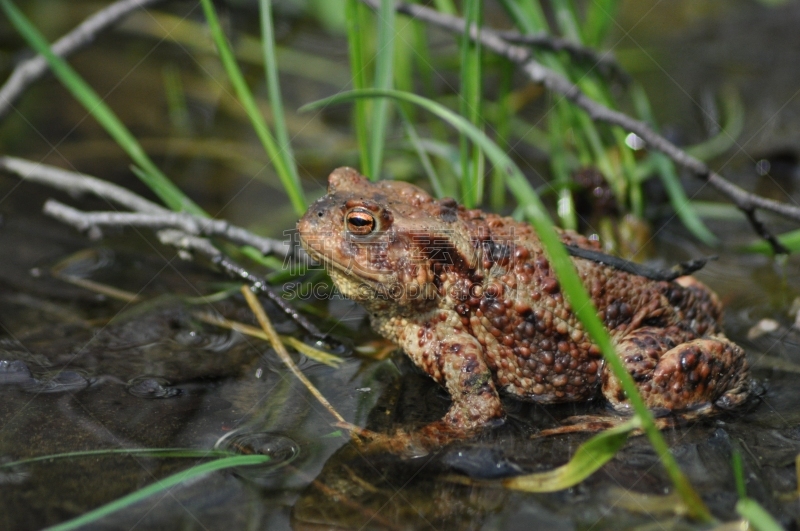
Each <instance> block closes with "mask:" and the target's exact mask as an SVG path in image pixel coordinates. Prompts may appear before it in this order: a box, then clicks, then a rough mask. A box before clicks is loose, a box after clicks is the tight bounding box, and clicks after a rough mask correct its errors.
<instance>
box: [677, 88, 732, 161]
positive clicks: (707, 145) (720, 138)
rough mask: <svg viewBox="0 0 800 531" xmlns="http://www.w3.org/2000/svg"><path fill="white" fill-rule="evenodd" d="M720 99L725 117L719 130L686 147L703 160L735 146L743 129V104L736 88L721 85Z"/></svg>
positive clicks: (690, 152) (689, 152)
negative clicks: (703, 139) (704, 139)
mask: <svg viewBox="0 0 800 531" xmlns="http://www.w3.org/2000/svg"><path fill="white" fill-rule="evenodd" d="M720 100H721V103H722V105H721V106H722V113H723V116H724V117H725V123H724V124H722V128H721V130H720V132H719V133H718V134H716V135H714V136H713V137H711V138H709V139H708V140H706V141H705V142H701V143H699V144H695V145H693V146H689V147H688V148H686V152H687V153H688V154H690V155H692V156H693V157H697V158H698V159H700V160H703V161H708V160H711V159H713V158H714V157H718V156H720V155H722V154H723V153H725V152H726V151H728V150H729V149H730V148H732V147H733V146H735V145H736V139H737V138H739V135H741V134H742V130H743V129H744V105H743V104H742V99H741V97H740V96H739V93H738V92H737V91H736V89H734V88H733V87H730V86H726V87H723V89H722V91H721V93H720Z"/></svg>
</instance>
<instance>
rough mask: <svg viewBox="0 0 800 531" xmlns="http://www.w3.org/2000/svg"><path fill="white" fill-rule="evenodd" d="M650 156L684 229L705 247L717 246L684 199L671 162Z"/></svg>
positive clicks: (682, 190) (683, 193)
mask: <svg viewBox="0 0 800 531" xmlns="http://www.w3.org/2000/svg"><path fill="white" fill-rule="evenodd" d="M650 156H651V157H652V158H653V163H654V165H655V168H656V171H657V172H658V176H659V177H660V178H661V183H662V184H663V185H664V189H665V190H666V192H667V196H668V197H669V202H670V203H671V204H672V209H673V210H674V211H675V214H677V216H678V219H680V220H681V223H683V225H684V227H686V228H687V229H689V232H691V233H692V235H693V236H694V237H695V238H697V239H698V240H700V241H701V242H703V243H705V244H706V245H710V246H715V245H718V244H719V238H717V237H716V236H715V235H714V233H713V232H711V231H710V230H709V229H708V227H706V224H705V223H703V220H702V219H700V216H699V215H698V214H697V212H696V211H695V209H694V207H693V206H692V204H691V203H690V202H689V198H688V197H686V191H685V190H684V189H683V186H682V185H681V181H680V179H679V178H678V173H677V171H676V170H675V165H674V164H673V162H672V161H671V160H670V159H669V158H668V157H667V156H666V155H664V154H663V153H651V154H650Z"/></svg>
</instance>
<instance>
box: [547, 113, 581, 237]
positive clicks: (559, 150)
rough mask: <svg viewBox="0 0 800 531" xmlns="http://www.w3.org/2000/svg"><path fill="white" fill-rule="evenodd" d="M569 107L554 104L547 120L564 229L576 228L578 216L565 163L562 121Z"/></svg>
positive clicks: (552, 170)
mask: <svg viewBox="0 0 800 531" xmlns="http://www.w3.org/2000/svg"><path fill="white" fill-rule="evenodd" d="M567 111H569V109H568V108H567V107H566V106H565V105H555V106H554V107H553V109H552V110H551V111H550V115H549V119H548V120H547V126H548V132H549V138H550V171H551V172H552V173H553V180H554V181H555V183H554V184H555V187H556V189H557V191H558V208H557V210H556V213H557V215H558V219H559V220H560V221H561V226H562V227H564V228H565V229H572V230H577V229H578V216H577V215H576V213H575V201H574V200H573V198H572V190H571V183H572V178H571V176H570V171H569V166H568V165H567V153H566V145H567V138H566V136H565V133H566V132H567V131H568V128H569V126H568V125H566V124H565V123H564V120H563V116H564V114H565V112H567Z"/></svg>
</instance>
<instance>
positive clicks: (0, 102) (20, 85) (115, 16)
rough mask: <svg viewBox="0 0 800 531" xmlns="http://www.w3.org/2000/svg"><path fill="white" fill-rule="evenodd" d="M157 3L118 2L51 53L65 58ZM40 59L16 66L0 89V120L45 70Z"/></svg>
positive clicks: (152, 0)
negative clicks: (128, 17)
mask: <svg viewBox="0 0 800 531" xmlns="http://www.w3.org/2000/svg"><path fill="white" fill-rule="evenodd" d="M160 1H161V0H119V1H118V2H114V3H113V4H111V5H109V6H108V7H106V8H103V9H101V10H100V11H98V12H97V13H95V14H94V15H92V16H90V17H89V18H87V19H86V20H84V21H83V22H81V23H80V24H79V25H78V26H77V27H75V29H73V30H72V31H70V32H69V33H67V34H66V35H64V36H63V37H61V38H60V39H58V40H57V41H56V42H54V43H53V45H52V46H51V49H52V50H53V53H54V54H56V55H58V56H60V57H66V56H68V55H70V54H71V53H73V52H75V51H77V50H79V49H81V48H83V47H84V46H86V45H87V44H90V43H91V42H92V41H93V40H94V39H95V37H97V34H99V33H100V32H102V31H103V30H105V29H107V28H108V27H110V26H113V25H114V24H116V23H117V22H119V21H120V20H121V19H122V18H124V17H126V16H127V15H128V14H130V13H131V12H132V11H136V10H137V9H142V8H144V7H147V6H150V5H153V4H156V3H158V2H160ZM48 68H49V67H48V64H47V61H46V60H45V58H44V57H42V56H41V55H36V56H35V57H32V58H30V59H26V60H24V61H22V62H21V63H19V64H18V65H17V66H16V68H14V71H13V72H12V73H11V76H10V77H9V78H8V80H7V81H6V82H5V84H4V85H3V86H2V88H0V118H2V117H3V116H5V115H6V114H7V113H8V111H9V110H10V109H11V106H12V105H13V103H14V102H15V101H16V100H17V98H19V97H20V96H21V95H22V93H23V92H24V91H25V89H26V88H28V87H29V86H30V84H31V83H33V82H34V81H36V80H37V79H39V78H40V77H42V75H44V73H45V72H47V70H48Z"/></svg>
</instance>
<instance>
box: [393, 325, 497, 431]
mask: <svg viewBox="0 0 800 531" xmlns="http://www.w3.org/2000/svg"><path fill="white" fill-rule="evenodd" d="M398 340H399V341H398V342H399V343H400V345H401V346H402V347H403V349H404V350H405V351H406V353H407V354H408V355H409V357H411V359H412V360H413V361H414V363H415V364H416V365H417V366H418V367H420V368H421V369H422V370H423V371H425V372H426V373H427V374H429V375H430V376H431V377H432V378H433V379H434V380H436V381H437V382H438V383H439V384H441V385H443V386H444V387H445V388H446V389H447V391H448V393H450V397H451V399H452V401H453V403H452V405H451V406H450V409H449V410H448V412H447V414H446V415H445V416H444V418H442V419H441V420H440V421H437V422H434V423H432V424H429V425H427V426H425V427H423V428H422V429H421V430H419V434H420V435H422V436H424V437H431V438H432V439H436V438H438V439H440V441H439V442H446V441H445V440H444V439H453V438H465V437H469V436H471V435H474V434H475V433H477V432H478V431H480V429H481V428H483V427H485V426H486V425H487V424H488V423H489V422H490V421H492V420H494V419H499V418H501V417H502V416H503V407H502V404H501V402H500V397H499V396H498V394H497V389H496V388H495V386H494V382H493V381H492V373H491V371H490V370H489V367H488V366H487V365H486V362H485V361H484V358H483V348H482V347H481V344H480V343H479V342H478V340H477V339H475V338H474V337H473V336H472V335H470V334H469V333H468V332H467V331H466V330H464V328H463V325H462V324H461V319H460V318H459V317H458V316H457V315H455V314H453V315H452V316H451V315H448V314H445V313H443V314H441V315H439V316H438V317H437V318H434V319H431V320H430V321H428V322H426V323H425V324H422V325H416V324H408V325H407V326H405V327H403V332H402V335H401V337H399V338H398Z"/></svg>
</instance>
